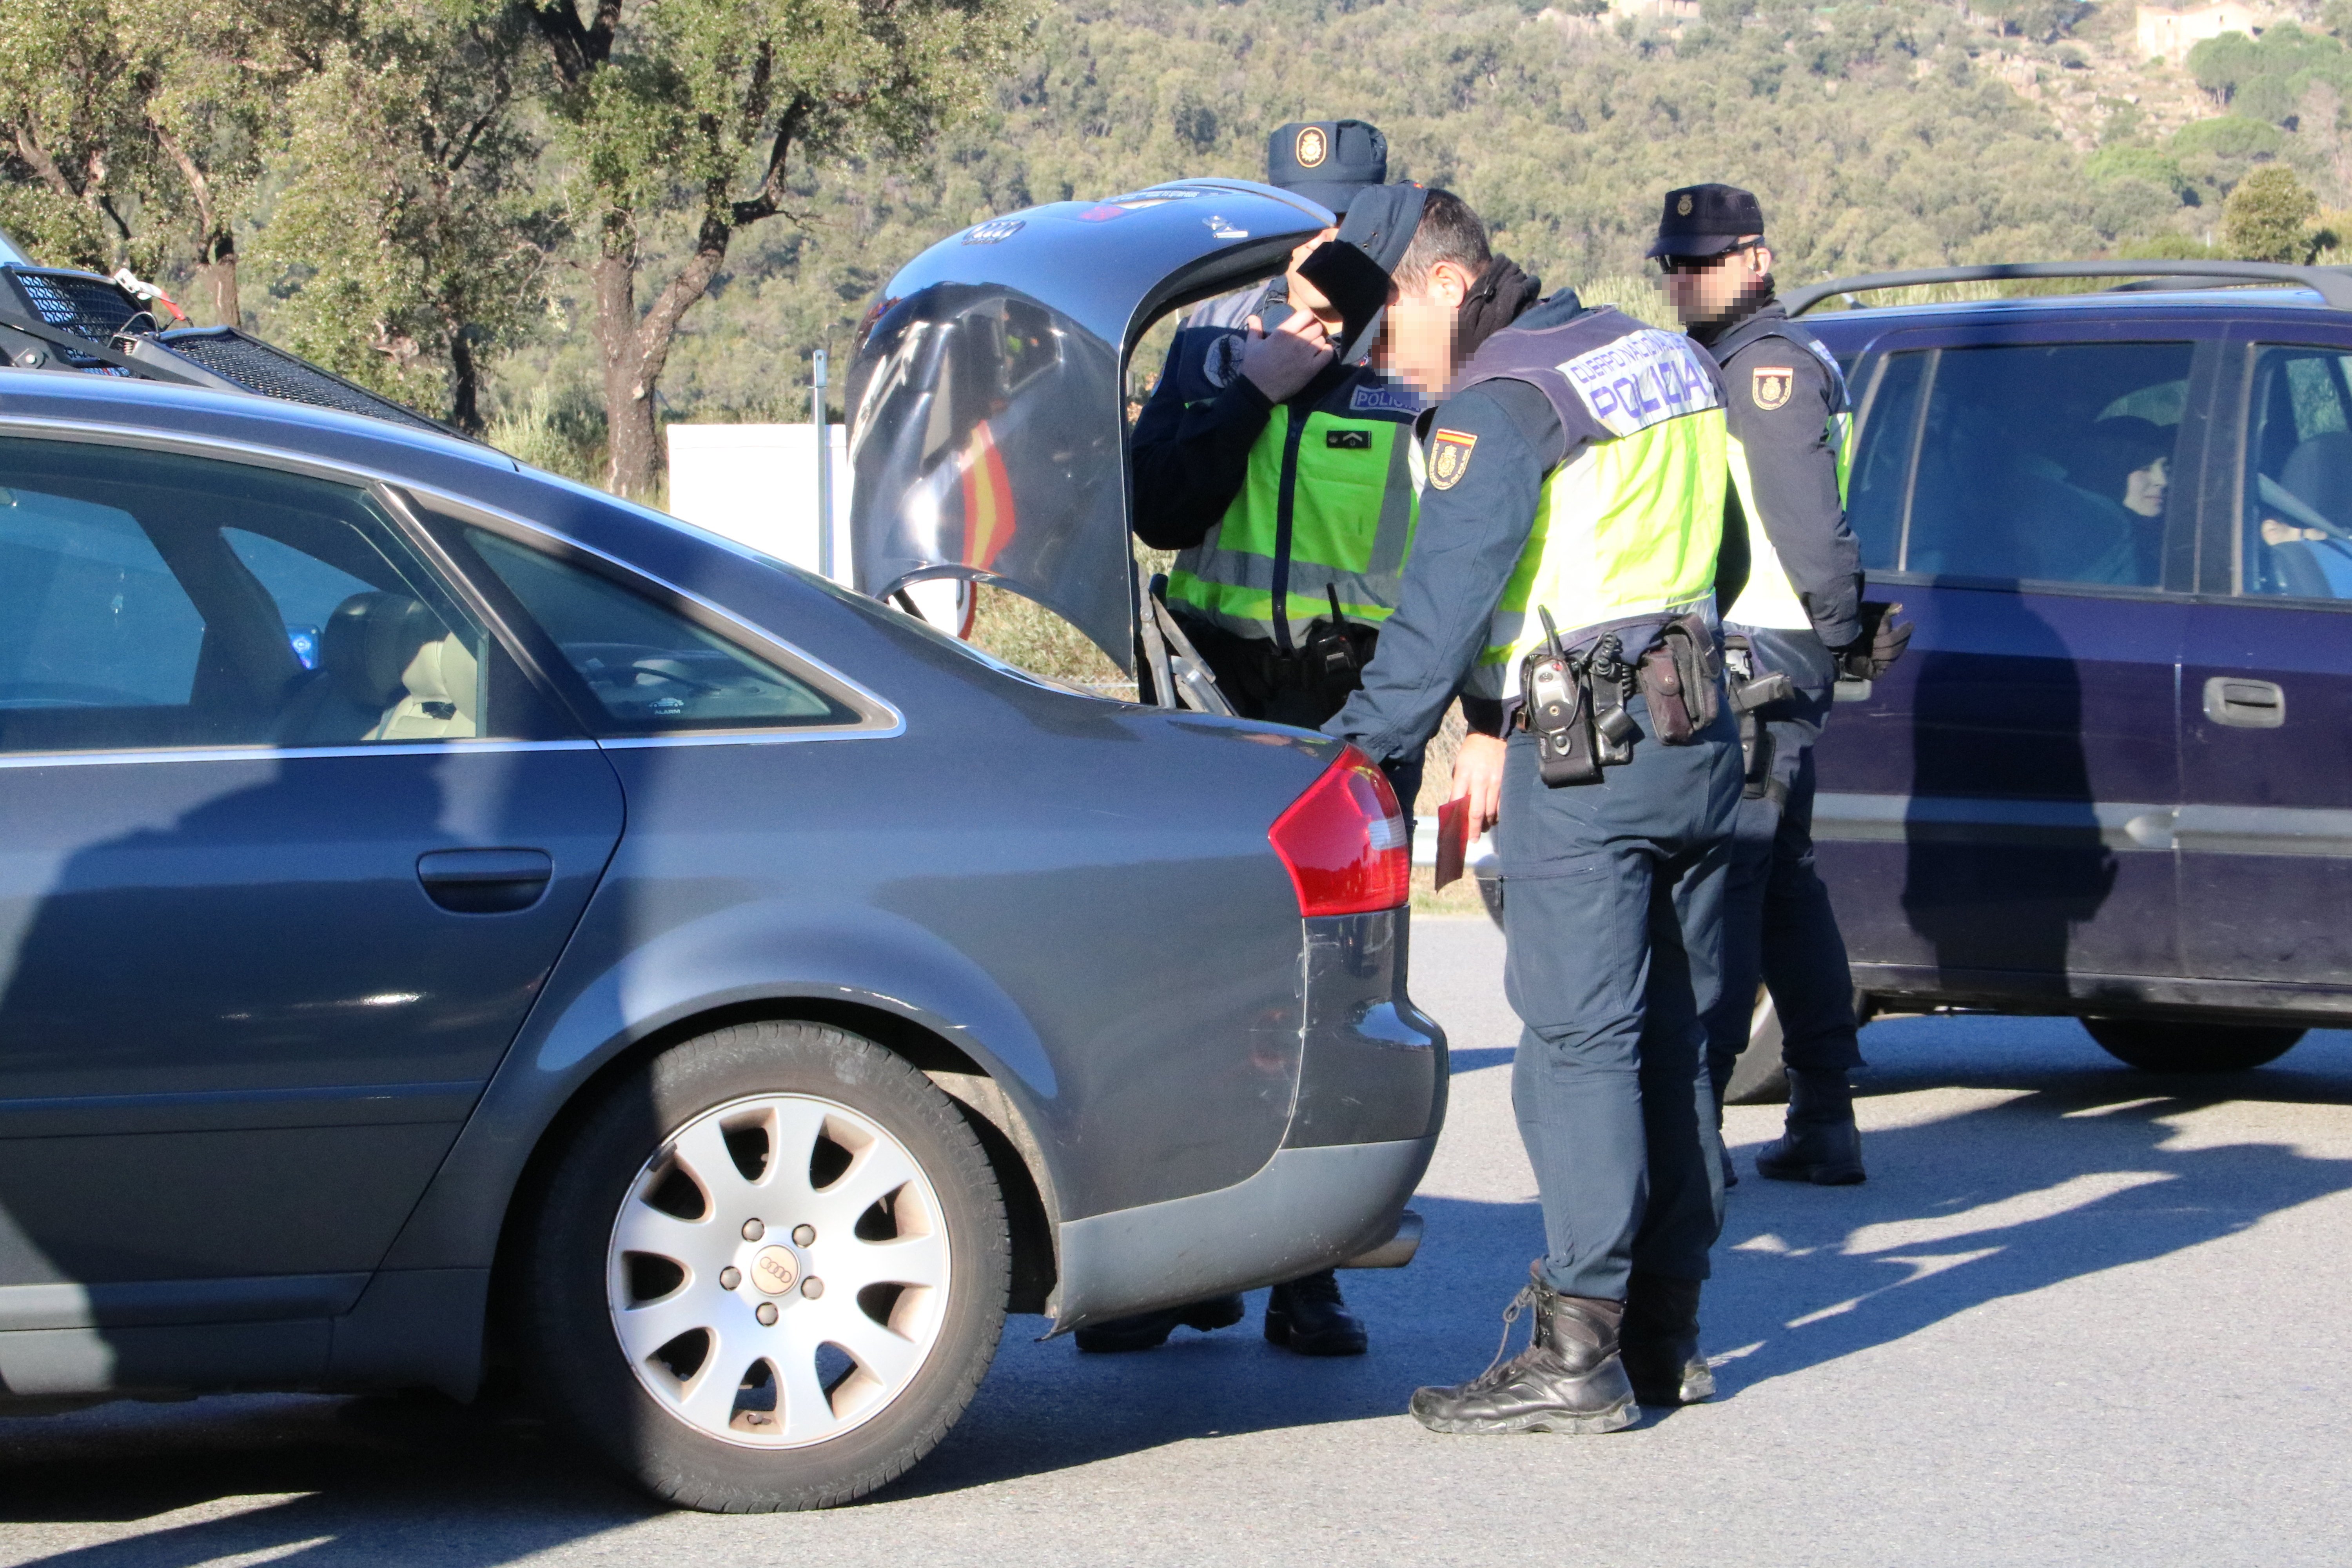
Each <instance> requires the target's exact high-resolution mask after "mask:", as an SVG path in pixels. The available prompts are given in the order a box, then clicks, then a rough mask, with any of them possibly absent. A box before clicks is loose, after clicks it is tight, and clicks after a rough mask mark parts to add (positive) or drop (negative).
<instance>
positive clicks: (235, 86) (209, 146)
mask: <svg viewBox="0 0 2352 1568" xmlns="http://www.w3.org/2000/svg"><path fill="white" fill-rule="evenodd" d="M112 9H113V11H114V13H115V15H116V17H117V25H118V26H121V27H122V28H123V29H124V30H125V31H127V32H129V33H131V34H132V35H134V36H136V37H140V38H142V39H143V40H147V50H148V58H150V60H151V61H152V66H151V69H150V71H149V73H148V75H147V77H146V79H145V80H144V82H143V83H142V87H143V91H142V93H141V95H140V98H139V101H138V105H137V111H138V113H139V116H140V118H141V120H142V122H143V124H144V128H145V131H146V133H147V138H148V140H149V142H151V143H152V159H151V167H152V171H153V173H152V178H151V181H150V185H151V189H152V193H153V198H154V199H153V202H152V205H153V207H154V208H155V211H154V213H153V215H152V222H153V225H154V226H155V228H156V229H157V230H158V231H159V232H158V238H159V240H160V239H161V237H162V235H163V234H164V233H174V237H175V238H176V240H177V242H178V244H179V246H181V247H184V252H183V253H184V255H186V256H187V257H189V258H191V261H190V266H191V268H192V270H193V272H194V283H195V288H194V290H193V293H192V298H191V300H190V301H189V302H190V303H191V304H192V305H193V306H194V308H195V310H196V312H197V314H198V315H199V316H203V317H207V318H209V319H210V321H212V322H213V323H215V324H217V325H221V326H231V327H233V326H237V325H240V324H242V322H243V321H244V317H245V310H244V302H243V299H242V297H241V295H240V292H239V290H238V287H237V250H236V225H237V224H238V223H239V222H240V221H243V220H244V219H245V218H246V217H247V216H248V215H247V206H248V205H249V203H250V200H251V198H252V195H253V194H254V190H255V187H256V186H257V184H259V183H260V180H261V178H262V160H263V154H264V152H265V150H266V148H267V147H268V144H269V142H270V141H271V139H272V138H273V137H274V136H276V135H277V134H278V132H279V130H280V128H281V126H282V123H283V113H284V109H285V105H286V102H287V100H288V96H289V93H290V92H291V91H292V90H293V89H294V88H295V86H296V85H297V84H298V83H299V82H300V81H301V80H302V79H305V78H306V77H308V76H310V75H313V74H315V73H316V72H317V70H318V68H319V65H320V55H319V49H320V46H321V44H322V43H323V41H324V39H325V37H327V36H329V35H330V33H331V30H332V28H333V27H334V26H335V25H336V23H337V22H338V21H339V20H340V19H341V18H340V12H341V3H340V0H112ZM174 231H175V232H174Z"/></svg>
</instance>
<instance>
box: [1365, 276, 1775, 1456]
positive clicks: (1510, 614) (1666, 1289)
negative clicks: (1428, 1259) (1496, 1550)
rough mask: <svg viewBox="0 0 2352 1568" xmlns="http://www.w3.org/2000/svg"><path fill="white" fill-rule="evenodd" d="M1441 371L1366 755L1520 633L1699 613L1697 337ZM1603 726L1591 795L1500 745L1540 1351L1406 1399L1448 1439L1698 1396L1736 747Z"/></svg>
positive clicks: (1374, 673)
mask: <svg viewBox="0 0 2352 1568" xmlns="http://www.w3.org/2000/svg"><path fill="white" fill-rule="evenodd" d="M1428 441H1429V447H1428V452H1429V456H1428V459H1427V461H1428V470H1429V474H1430V483H1429V489H1428V490H1427V491H1426V492H1425V493H1424V495H1423V516H1422V519H1421V524H1420V531H1419V536H1418V538H1417V540H1416V542H1415V547H1414V552H1413V555H1412V561H1411V563H1409V565H1408V566H1407V568H1406V571H1405V574H1404V584H1403V592H1402V598H1401V599H1400V601H1399V605H1398V608H1397V612H1396V614H1395V615H1394V616H1391V618H1390V620H1389V622H1388V625H1387V626H1386V628H1385V629H1384V630H1383V632H1382V634H1381V646H1380V651H1379V653H1378V654H1377V655H1376V656H1375V657H1374V658H1373V660H1372V663H1371V666H1370V668H1369V669H1368V670H1367V671H1366V672H1365V676H1364V687H1363V689H1362V690H1360V691H1359V692H1358V693H1356V694H1355V695H1354V696H1353V697H1351V698H1349V701H1348V704H1347V707H1346V708H1345V709H1344V710H1342V711H1341V712H1340V713H1339V716H1338V717H1337V718H1335V719H1334V720H1332V721H1330V722H1329V723H1328V724H1327V725H1326V726H1325V728H1326V730H1327V731H1329V732H1330V733H1333V734H1336V735H1341V736H1344V737H1346V738H1348V739H1349V740H1352V741H1354V742H1357V743H1358V744H1359V745H1360V746H1361V747H1363V748H1364V749H1365V750H1366V751H1367V752H1370V754H1371V755H1372V756H1374V757H1375V758H1381V757H1388V756H1393V755H1396V754H1399V753H1401V752H1405V751H1408V750H1410V749H1414V748H1418V747H1419V746H1421V745H1422V744H1423V742H1424V741H1425V740H1426V739H1427V737H1428V736H1429V735H1430V733H1431V732H1432V731H1433V730H1434V729H1435V728H1436V726H1437V723H1438V721H1439V719H1440V717H1441V716H1442V715H1443V713H1444V710H1445V707H1446V704H1447V703H1448V702H1449V701H1450V700H1452V698H1453V697H1454V693H1455V691H1456V689H1463V690H1464V694H1465V698H1467V697H1470V696H1473V695H1475V694H1479V693H1483V694H1485V695H1486V697H1488V698H1489V699H1498V698H1499V699H1514V700H1516V699H1517V697H1518V696H1519V695H1520V694H1519V693H1518V692H1517V690H1516V689H1515V688H1516V687H1517V681H1518V679H1519V670H1520V668H1521V666H1522V663H1523V661H1524V660H1525V659H1526V657H1527V656H1528V654H1529V653H1530V652H1533V651H1536V650H1537V649H1538V647H1543V646H1544V645H1545V642H1546V639H1545V635H1544V629H1543V626H1542V616H1541V614H1540V613H1539V612H1543V611H1546V610H1548V611H1549V613H1550V616H1551V617H1552V619H1553V620H1554V621H1555V622H1556V624H1557V625H1558V626H1559V629H1560V632H1561V634H1562V637H1561V640H1562V642H1563V644H1564V645H1566V646H1567V647H1568V648H1569V650H1570V651H1572V652H1578V653H1581V652H1582V651H1584V650H1585V649H1587V648H1590V647H1592V646H1593V645H1594V644H1595V643H1596V642H1597V641H1598V639H1599V637H1600V636H1601V634H1602V633H1603V632H1604V631H1606V630H1612V629H1613V630H1614V631H1615V633H1616V635H1617V637H1618V638H1619V640H1620V643H1621V645H1622V647H1623V649H1624V650H1625V652H1626V653H1627V655H1628V656H1630V657H1632V658H1636V659H1638V658H1639V657H1640V656H1641V655H1642V654H1643V653H1645V652H1647V651H1648V650H1649V649H1650V647H1651V646H1652V645H1653V644H1654V642H1655V641H1656V640H1657V637H1658V634H1659V632H1660V630H1661V629H1662V628H1663V627H1664V626H1665V625H1666V624H1667V623H1668V622H1670V621H1672V620H1674V619H1675V618H1677V617H1680V616H1685V615H1690V614H1696V615H1697V616H1699V617H1700V621H1701V625H1702V626H1704V624H1705V622H1706V619H1707V618H1709V616H1710V613H1711V606H1712V602H1713V595H1714V590H1715V570H1716V557H1717V548H1718V546H1719V544H1720V542H1721V539H1722V528H1723V506H1724V492H1725V488H1726V486H1727V482H1728V475H1727V462H1726V457H1725V427H1724V414H1723V390H1722V387H1721V384H1720V382H1719V380H1718V378H1717V373H1716V369H1715V366H1714V364H1713V363H1712V362H1711V361H1709V360H1708V359H1707V357H1706V355H1705V354H1704V353H1701V352H1700V351H1699V350H1698V349H1697V348H1696V345H1694V344H1692V343H1690V342H1688V341H1687V340H1686V339H1685V338H1683V337H1681V336H1679V335H1677V334H1675V333H1669V332H1664V331H1658V330H1656V329H1654V328H1649V327H1644V326H1643V325H1641V324H1640V323H1639V322H1636V321H1633V320H1632V319H1630V318H1629V317H1626V316H1624V315H1622V314H1620V313H1619V312H1617V311H1615V310H1589V311H1588V310H1582V309H1581V308H1580V306H1579V305H1578V302H1577V300H1576V299H1575V297H1574V296H1573V295H1571V294H1562V295H1559V296H1555V297H1554V298H1553V299H1552V300H1547V301H1545V302H1544V303H1543V304H1541V305H1539V306H1538V307H1537V308H1536V309H1535V310H1531V311H1529V312H1528V314H1526V315H1524V316H1522V317H1520V318H1519V319H1518V321H1517V323H1516V324H1515V325H1513V326H1512V327H1510V328H1508V329H1507V330H1505V331H1501V332H1498V333H1496V335H1495V336H1494V337H1493V338H1491V339H1490V340H1488V341H1487V342H1486V345H1485V346H1484V347H1483V348H1481V349H1480V350H1479V351H1478V352H1477V353H1475V355H1474V356H1473V357H1472V359H1471V360H1470V362H1469V363H1467V364H1466V365H1465V366H1463V367H1462V370H1461V372H1460V374H1458V376H1456V377H1454V388H1453V391H1452V395H1450V396H1449V397H1448V399H1447V400H1446V401H1445V403H1444V405H1442V406H1440V407H1439V408H1438V409H1437V410H1436V412H1435V414H1434V415H1433V416H1432V418H1431V427H1430V431H1429V437H1428ZM1706 679H1707V680H1708V681H1709V682H1710V683H1712V682H1713V681H1715V680H1716V679H1717V678H1716V677H1714V676H1713V675H1708V676H1707V677H1706ZM1465 680H1466V682H1467V684H1466V685H1465ZM1717 695H1718V696H1719V693H1717ZM1465 706H1466V703H1465ZM1625 707H1626V712H1627V714H1628V716H1629V717H1630V718H1631V719H1632V720H1633V722H1634V725H1635V730H1636V734H1635V736H1634V738H1633V742H1632V745H1631V748H1630V754H1629V756H1628V757H1627V760H1626V761H1625V762H1623V763H1622V764H1620V765H1617V766H1612V767H1608V768H1606V769H1604V770H1603V772H1602V775H1601V779H1600V780H1599V781H1598V782H1594V783H1590V784H1570V785H1566V786H1563V787H1559V788H1548V787H1546V786H1545V784H1543V782H1542V781H1541V778H1540V777H1539V770H1538V756H1537V749H1538V748H1537V738H1536V737H1535V736H1534V735H1533V734H1531V733H1529V732H1528V731H1519V732H1517V733H1516V734H1515V735H1513V736H1512V737H1511V739H1510V742H1509V745H1508V750H1507V762H1506V764H1505V776H1504V784H1503V801H1502V812H1501V818H1500V822H1499V825H1498V826H1497V829H1496V845H1497V848H1498V849H1499V851H1500V854H1501V858H1502V868H1503V875H1504V878H1505V880H1506V882H1507V886H1508V888H1509V897H1508V898H1507V900H1506V901H1505V905H1504V921H1505V934H1506V937H1507V941H1508V944H1509V959H1508V970H1507V990H1508V994H1509V999H1510V1002H1511V1005H1512V1006H1513V1008H1514V1009H1515V1010H1516V1011H1517V1013H1518V1015H1519V1017H1520V1020H1521V1022H1522V1023H1523V1024H1524V1025H1525V1026H1526V1030H1525V1033H1524V1034H1523V1036H1522V1037H1521V1039H1520V1042H1519V1047H1518V1053H1517V1062H1516V1065H1515V1067H1514V1068H1513V1073H1514V1079H1513V1096H1514V1103H1515V1105H1516V1106H1517V1111H1518V1116H1519V1122H1520V1132H1521V1136H1522V1138H1523V1140H1524V1141H1525V1142H1526V1144H1527V1149H1528V1159H1529V1161H1530V1163H1532V1165H1533V1166H1534V1169H1535V1173H1536V1181H1537V1187H1538V1194H1539V1196H1540V1198H1541V1201H1542V1206H1543V1212H1544V1225H1545V1238H1546V1250H1545V1254H1544V1256H1543V1257H1542V1258H1538V1259H1537V1260H1536V1261H1535V1264H1534V1266H1533V1268H1532V1270H1531V1272H1532V1276H1533V1278H1532V1279H1530V1280H1529V1281H1528V1287H1527V1289H1528V1292H1529V1294H1530V1296H1531V1298H1532V1301H1533V1305H1534V1308H1535V1316H1536V1319H1537V1321H1538V1334H1537V1337H1536V1342H1535V1343H1534V1344H1532V1345H1531V1346H1530V1348H1529V1349H1528V1351H1527V1352H1523V1353H1522V1354H1521V1355H1520V1356H1519V1357H1517V1359H1516V1360H1515V1361H1513V1362H1512V1363H1509V1364H1508V1365H1507V1366H1505V1367H1501V1368H1498V1369H1496V1373H1494V1375H1493V1376H1491V1377H1485V1378H1480V1379H1476V1380H1474V1381H1473V1382H1472V1383H1470V1384H1464V1385H1461V1386H1458V1387H1451V1388H1426V1389H1423V1390H1422V1391H1421V1392H1420V1393H1418V1394H1415V1395H1414V1396H1413V1413H1414V1415H1416V1416H1417V1417H1419V1418H1420V1419H1421V1420H1422V1422H1423V1424H1424V1425H1427V1426H1432V1427H1433V1428H1435V1429H1437V1430H1440V1431H1448V1432H1481V1433H1483V1432H1507V1431H1525V1430H1529V1429H1536V1428H1541V1429H1547V1430H1552V1431H1570V1432H1576V1431H1606V1430H1610V1429H1612V1428H1613V1427H1616V1426H1625V1425H1628V1424H1630V1423H1631V1422H1632V1421H1633V1419H1634V1418H1635V1416H1636V1414H1637V1412H1636V1410H1635V1405H1634V1401H1635V1391H1636V1389H1637V1388H1639V1389H1641V1391H1642V1397H1643V1399H1644V1400H1645V1401H1647V1400H1660V1401H1664V1402H1666V1403H1672V1402H1674V1401H1675V1400H1677V1399H1683V1398H1698V1397H1704V1396H1705V1395H1706V1392H1707V1391H1708V1389H1709V1388H1710V1387H1711V1384H1709V1383H1708V1381H1707V1374H1706V1363H1705V1361H1704V1358H1701V1357H1699V1356H1698V1354H1697V1332H1698V1325H1697V1301H1698V1289H1699V1285H1698V1282H1699V1281H1700V1280H1702V1279H1705V1278H1706V1274H1707V1270H1708V1251H1709V1249H1710V1248H1711V1247H1712V1246H1713V1245H1714V1242H1715V1238H1716V1235H1717V1231H1718V1230H1719V1228H1720V1226H1721V1221H1722V1185H1721V1170H1720V1163H1719V1161H1720V1148H1721V1144H1720V1142H1719V1140H1718V1137H1717V1131H1716V1125H1715V1104H1714V1094H1713V1091H1712V1089H1711V1086H1710V1085H1709V1083H1708V1081H1707V1078H1706V1063H1705V1056H1704V1050H1703V1046H1704V1040H1705V1036H1704V1031H1703V1029H1702V1027H1701V1025H1700V1021H1699V1020H1700V1017H1701V1016H1702V1015H1703V1014H1704V1013H1705V1012H1706V1010H1707V1008H1709V1007H1710V1006H1712V1005H1713V1004H1714V1003H1715V1001H1716V997H1717V989H1718V982H1717V952H1718V948H1719V944H1720V940H1721V933H1720V918H1721V908H1720V906H1721V898H1722V884H1723V849H1724V843H1725V839H1726V837H1727V834H1728V832H1729V829H1730V826H1731V820H1732V815H1733V812H1734V810H1735V808H1736V807H1737V805H1738V799H1739V789H1740V768H1739V750H1738V732H1737V729H1736V727H1735V725H1734V723H1733V721H1732V720H1731V716H1730V713H1729V710H1728V709H1727V708H1724V707H1722V706H1720V704H1719V703H1718V705H1717V712H1716V714H1715V716H1714V717H1713V719H1712V721H1709V722H1707V723H1706V726H1705V728H1703V729H1699V730H1696V731H1693V732H1692V733H1690V734H1689V735H1688V736H1687V739H1686V742H1685V743H1684V744H1680V745H1666V744H1662V743H1660V742H1661V739H1662V737H1661V735H1660V733H1659V728H1660V727H1659V725H1658V723H1657V722H1656V719H1655V716H1654V715H1653V714H1652V713H1651V712H1650V711H1649V704H1648V700H1647V699H1646V698H1645V697H1643V694H1642V693H1641V691H1640V690H1639V689H1638V688H1637V689H1635V690H1633V692H1632V693H1631V694H1630V695H1629V696H1628V697H1627V698H1626V700H1625ZM1523 1299H1525V1298H1523ZM1621 1351H1622V1355H1621ZM1694 1369H1696V1370H1694ZM1629 1374H1630V1376H1629Z"/></svg>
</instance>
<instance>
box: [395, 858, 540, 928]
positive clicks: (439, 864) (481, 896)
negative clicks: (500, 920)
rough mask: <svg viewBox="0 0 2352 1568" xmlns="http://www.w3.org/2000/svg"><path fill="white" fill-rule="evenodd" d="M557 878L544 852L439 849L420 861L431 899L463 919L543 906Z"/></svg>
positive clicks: (419, 875)
mask: <svg viewBox="0 0 2352 1568" xmlns="http://www.w3.org/2000/svg"><path fill="white" fill-rule="evenodd" d="M554 875H555V858H554V857H553V856H551V855H550V854H548V852H547V851H546V850H544V849H435V850H431V851H429V852H427V853H425V854H423V855H419V856H418V857H417V858H416V879H417V880H418V881H420V882H422V883H424V884H425V897H427V898H429V899H431V900H433V901H434V902H435V903H436V904H438V905H440V906H441V907H442V908H443V909H445V910H451V911H452V912H454V913H457V914H461V915H509V914H514V913H516V912H518V911H520V910H527V909H529V908H530V907H531V905H533V904H535V903H537V902H539V900H540V897H541V895H542V894H544V893H545V892H546V891H547V884H548V880H549V879H550V878H551V877H553V876H554Z"/></svg>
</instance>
